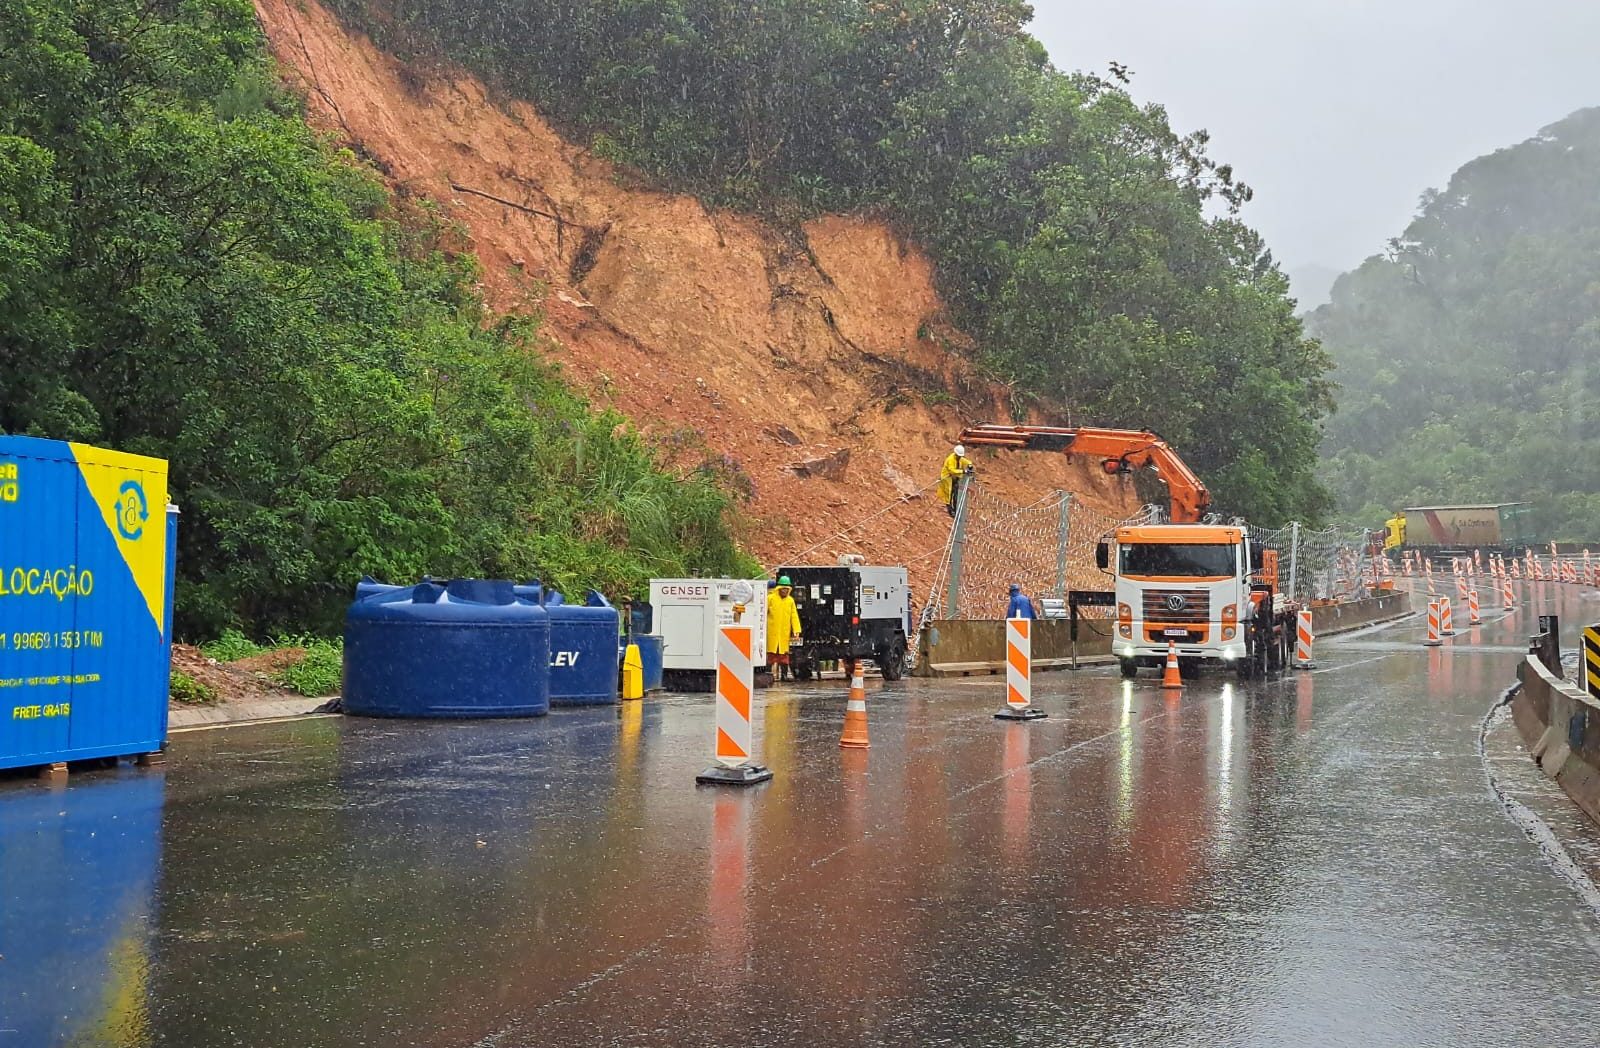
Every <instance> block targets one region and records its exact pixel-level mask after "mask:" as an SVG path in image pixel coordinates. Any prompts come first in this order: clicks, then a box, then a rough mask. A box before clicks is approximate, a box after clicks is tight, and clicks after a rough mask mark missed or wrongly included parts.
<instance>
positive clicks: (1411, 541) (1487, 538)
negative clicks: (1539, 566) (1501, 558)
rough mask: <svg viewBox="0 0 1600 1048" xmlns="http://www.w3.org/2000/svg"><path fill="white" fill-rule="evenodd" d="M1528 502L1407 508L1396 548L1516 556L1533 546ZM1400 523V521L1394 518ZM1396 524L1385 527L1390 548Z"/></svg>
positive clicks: (1530, 508) (1392, 523)
mask: <svg viewBox="0 0 1600 1048" xmlns="http://www.w3.org/2000/svg"><path fill="white" fill-rule="evenodd" d="M1532 510H1533V504H1532V503H1530V502H1488V503H1481V504H1477V505H1460V506H1410V507H1407V508H1406V509H1405V510H1404V511H1403V512H1402V516H1403V517H1404V521H1403V523H1401V526H1400V534H1399V536H1398V537H1400V538H1401V542H1400V543H1399V545H1400V546H1401V547H1403V548H1406V549H1414V550H1419V551H1422V552H1424V553H1461V552H1466V551H1468V550H1475V549H1481V550H1488V551H1498V552H1502V553H1516V552H1520V551H1522V550H1524V549H1527V548H1528V547H1529V546H1530V545H1532V544H1533V542H1534V536H1533V533H1532V532H1531V530H1530V528H1529V523H1528V516H1529V514H1530V513H1531V512H1532ZM1396 520H1399V518H1396ZM1395 530H1396V529H1395V521H1390V522H1389V525H1388V531H1389V540H1388V541H1386V542H1385V545H1387V546H1390V548H1394V547H1393V541H1394V539H1395V538H1396V537H1397V536H1396V534H1395Z"/></svg>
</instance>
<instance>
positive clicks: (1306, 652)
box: [1294, 608, 1317, 670]
mask: <svg viewBox="0 0 1600 1048" xmlns="http://www.w3.org/2000/svg"><path fill="white" fill-rule="evenodd" d="M1313 639H1314V638H1313V637H1312V634H1311V609H1310V608H1301V609H1300V614H1299V616H1298V619H1297V621H1296V624H1295V636H1294V665H1295V669H1300V670H1309V669H1315V668H1316V665H1317V664H1316V663H1315V662H1312V661H1311V642H1312V640H1313Z"/></svg>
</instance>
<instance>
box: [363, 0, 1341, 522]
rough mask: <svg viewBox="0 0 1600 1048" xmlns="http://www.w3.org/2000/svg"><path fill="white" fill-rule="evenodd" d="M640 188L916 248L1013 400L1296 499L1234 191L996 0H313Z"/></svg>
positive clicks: (1115, 85)
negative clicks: (875, 221) (482, 84)
mask: <svg viewBox="0 0 1600 1048" xmlns="http://www.w3.org/2000/svg"><path fill="white" fill-rule="evenodd" d="M334 6H335V7H336V9H337V10H338V11H339V12H340V13H341V14H342V15H343V16H344V17H345V18H346V19H348V20H350V21H351V22H353V23H354V24H356V25H357V26H359V27H361V28H363V29H365V30H366V31H368V32H369V33H371V34H372V35H373V37H374V39H375V40H376V41H377V42H378V43H379V44H381V45H383V46H385V47H386V48H388V49H389V50H391V51H392V52H394V53H396V54H397V55H399V56H401V57H402V58H404V59H405V60H407V61H408V62H411V63H413V64H417V65H422V66H427V65H428V64H430V63H432V64H433V65H434V66H438V65H439V64H441V63H459V64H460V65H461V66H464V67H466V68H467V69H469V70H471V71H473V72H475V73H477V74H479V75H481V76H483V77H484V78H485V79H486V80H487V81H488V82H489V83H490V84H491V85H494V86H495V87H496V88H497V89H498V90H500V91H501V92H504V93H505V94H508V95H512V96H517V97H521V98H525V99H528V100H530V101H532V102H533V103H534V104H536V105H537V106H538V107H539V108H540V109H541V110H542V111H543V112H544V113H546V114H548V115H549V116H550V117H551V118H552V119H553V120H555V121H556V123H557V124H558V125H559V126H561V127H562V128H563V129H564V130H565V131H566V132H567V133H568V134H569V135H571V136H573V137H576V138H578V139H579V140H580V141H582V142H584V143H585V144H587V145H588V146H590V147H591V148H593V149H594V150H596V151H597V152H599V153H600V154H602V155H605V156H608V157H610V158H612V159H614V160H616V161H619V162H620V163H621V164H622V165H624V169H625V170H626V171H629V172H633V173H635V174H636V175H638V176H640V177H644V178H646V179H648V180H649V181H650V182H652V183H653V184H659V185H665V186H667V187H670V188H674V189H680V190H685V191H689V192H693V193H696V194H698V195H700V196H701V197H702V198H703V199H706V200H708V201H709V202H711V203H712V204H715V205H721V206H727V207H733V208H740V209H746V210H753V211H757V212H760V213H762V214H764V215H767V216H769V217H771V218H773V219H774V220H776V221H778V222H780V223H784V222H793V221H795V220H798V219H801V218H804V217H806V216H809V215H812V214H814V213H817V212H821V211H855V212H869V213H874V214H880V215H883V216H885V217H887V218H889V219H891V220H892V221H894V222H895V223H897V224H898V225H899V226H900V228H901V229H902V230H903V231H904V232H906V233H907V234H909V235H910V236H912V237H913V238H915V239H916V240H917V241H918V242H919V243H920V244H922V245H923V246H925V247H926V248H927V249H928V250H929V251H931V252H932V254H933V255H934V256H935V258H936V259H937V261H938V263H939V268H940V281H941V288H942V291H943V293H944V295H945V297H946V299H947V301H948V302H949V303H950V304H951V308H952V310H953V312H954V314H955V316H954V319H955V320H956V322H957V323H958V324H960V325H961V326H962V327H964V328H965V329H966V330H967V331H969V332H970V333H971V334H972V335H973V336H975V338H976V340H977V342H978V344H979V345H980V346H981V347H982V349H981V353H982V355H983V363H985V364H986V365H987V366H988V367H989V368H990V369H991V370H992V372H993V373H994V374H995V375H997V376H998V377H999V378H1001V379H1002V380H1003V381H1006V382H1007V383H1009V384H1010V385H1011V388H1012V389H1013V390H1014V399H1015V405H1016V407H1017V409H1018V410H1019V411H1020V410H1022V409H1026V408H1030V407H1033V406H1042V407H1043V408H1045V409H1046V410H1047V411H1048V412H1050V413H1054V414H1060V413H1063V412H1064V413H1069V414H1070V415H1071V417H1072V419H1073V420H1074V421H1085V422H1096V423H1101V424H1116V425H1138V426H1150V427H1152V428H1154V429H1156V430H1158V431H1160V432H1161V433H1162V434H1163V435H1164V436H1165V437H1167V439H1168V440H1170V441H1172V442H1173V443H1174V444H1176V445H1177V446H1178V447H1180V448H1182V449H1183V451H1184V453H1185V455H1186V457H1188V458H1189V459H1190V460H1191V462H1192V463H1193V464H1194V465H1195V467H1196V468H1197V469H1198V470H1199V471H1200V472H1201V473H1202V474H1203V475H1205V476H1206V478H1207V481H1208V482H1209V483H1210V484H1211V485H1212V486H1213V488H1214V490H1215V492H1216V494H1217V498H1218V504H1219V505H1220V506H1222V507H1225V508H1227V509H1229V510H1231V511H1234V512H1242V513H1246V514H1248V515H1250V516H1251V517H1252V518H1254V519H1256V520H1258V521H1261V522H1263V523H1268V524H1274V523H1278V522H1280V521H1282V520H1283V519H1284V518H1286V517H1289V516H1300V517H1302V518H1315V517H1316V516H1317V515H1318V514H1319V513H1320V512H1322V511H1323V509H1324V508H1325V505H1326V493H1325V492H1324V491H1323V489H1322V488H1321V487H1320V486H1319V485H1318V484H1317V482H1316V480H1315V478H1314V467H1315V462H1316V456H1317V447H1318V442H1319V439H1320V436H1321V431H1320V420H1321V419H1322V418H1323V416H1324V415H1325V414H1326V413H1327V411H1328V410H1329V409H1330V407H1331V387H1330V386H1329V384H1328V383H1327V381H1326V379H1325V372H1326V369H1327V361H1326V358H1325V356H1324V355H1323V353H1322V351H1321V349H1320V348H1319V347H1318V346H1317V344H1316V343H1315V342H1312V341H1308V340H1307V339H1306V338H1305V337H1304V333H1303V331H1302V328H1301V324H1300V321H1299V320H1298V319H1296V317H1295V314H1294V308H1293V303H1292V302H1291V301H1290V300H1289V298H1288V295H1287V287H1288V285H1287V282H1286V280H1285V278H1284V276H1283V274H1282V273H1281V272H1280V271H1279V269H1278V268H1277V266H1276V265H1275V264H1274V262H1273V260H1272V258H1271V256H1270V255H1269V253H1268V252H1267V251H1266V250H1265V247H1264V245H1263V244H1262V242H1261V240H1260V239H1259V238H1258V237H1257V236H1256V234H1255V233H1254V232H1252V231H1251V230H1250V229H1249V228H1248V227H1247V226H1245V225H1244V224H1243V223H1242V222H1241V221H1240V220H1239V218H1238V209H1239V208H1240V206H1242V205H1243V204H1244V203H1245V202H1246V201H1247V200H1248V198H1249V196H1250V191H1249V189H1248V188H1247V187H1246V186H1244V185H1243V184H1241V183H1239V182H1238V181H1236V180H1235V178H1234V173H1233V171H1232V170H1231V169H1230V168H1229V167H1228V166H1227V165H1225V164H1220V163H1218V162H1216V161H1214V160H1212V159H1211V158H1209V157H1208V155H1207V153H1206V144H1207V143H1206V136H1205V135H1204V134H1203V133H1196V134H1191V135H1187V136H1185V135H1181V134H1179V133H1178V132H1176V131H1174V130H1173V129H1172V128H1171V127H1170V126H1169V123H1168V121H1167V118H1166V115H1165V113H1164V112H1163V110H1162V109H1161V108H1159V107H1157V106H1149V107H1140V106H1138V105H1136V104H1134V102H1133V101H1132V100H1131V99H1130V97H1129V95H1128V94H1127V92H1126V91H1125V90H1124V88H1123V85H1122V84H1121V83H1119V82H1118V81H1117V79H1116V77H1117V76H1119V75H1122V74H1121V73H1120V71H1118V72H1116V73H1114V74H1113V75H1112V76H1111V77H1110V78H1102V77H1097V76H1092V75H1083V74H1069V73H1064V72H1061V71H1058V70H1056V69H1055V68H1053V67H1052V65H1051V64H1050V62H1049V60H1048V58H1047V56H1046V54H1045V52H1044V49H1043V47H1042V46H1041V45H1040V44H1039V43H1038V42H1037V41H1036V40H1034V39H1033V38H1032V37H1030V36H1029V35H1028V34H1027V33H1026V32H1025V30H1024V26H1025V24H1026V22H1027V20H1028V19H1029V18H1030V17H1031V11H1030V9H1029V7H1028V6H1027V5H1026V4H1024V3H1020V2H1016V0H904V2H896V3H882V2H863V0H820V2H819V0H769V2H766V3H761V4H755V5H751V4H748V3H734V2H729V0H586V2H582V3H575V2H573V0H459V2H457V3H453V4H439V3H433V2H424V0H334Z"/></svg>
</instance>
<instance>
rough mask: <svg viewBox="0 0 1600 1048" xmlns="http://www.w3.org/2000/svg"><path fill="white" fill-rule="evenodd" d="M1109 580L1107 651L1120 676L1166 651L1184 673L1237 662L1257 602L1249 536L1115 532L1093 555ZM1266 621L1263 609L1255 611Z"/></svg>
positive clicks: (1197, 527)
mask: <svg viewBox="0 0 1600 1048" xmlns="http://www.w3.org/2000/svg"><path fill="white" fill-rule="evenodd" d="M1097 556H1098V560H1099V562H1100V567H1101V569H1102V570H1105V571H1109V572H1110V573H1111V574H1112V575H1113V576H1114V577H1115V580H1116V590H1115V592H1116V634H1115V637H1114V638H1113V649H1112V650H1113V651H1114V653H1115V654H1116V655H1117V658H1118V661H1119V663H1120V664H1121V667H1122V673H1123V676H1125V677H1131V676H1133V675H1134V674H1135V673H1137V672H1138V668H1139V667H1140V666H1160V665H1162V664H1163V663H1164V662H1165V661H1166V657H1167V648H1168V645H1169V644H1175V645H1176V646H1177V651H1178V659H1179V664H1180V665H1181V666H1184V667H1185V669H1188V670H1190V671H1191V672H1192V670H1193V669H1194V668H1196V667H1197V666H1198V665H1199V664H1200V663H1204V662H1218V663H1227V664H1230V665H1232V664H1236V663H1240V662H1241V661H1242V660H1245V659H1246V658H1247V656H1248V655H1249V654H1250V650H1251V643H1250V642H1251V638H1250V637H1249V635H1248V630H1249V627H1250V624H1251V621H1252V619H1253V618H1254V617H1255V616H1256V614H1257V609H1259V608H1261V607H1262V604H1263V601H1264V600H1265V601H1271V600H1272V599H1273V598H1272V595H1271V588H1270V587H1267V588H1266V592H1263V588H1262V587H1261V586H1258V585H1257V584H1256V578H1255V573H1256V571H1257V569H1258V568H1259V567H1260V566H1261V562H1260V559H1259V557H1258V555H1256V554H1255V552H1254V550H1253V548H1252V545H1251V542H1250V537H1249V533H1248V532H1247V531H1246V530H1245V529H1244V528H1243V527H1238V526H1214V525H1206V524H1150V525H1139V526H1129V527H1122V528H1118V529H1117V530H1116V531H1115V532H1114V533H1113V535H1112V536H1111V538H1110V540H1109V541H1107V542H1102V543H1101V545H1100V548H1099V550H1098V555H1097ZM1262 614H1264V615H1266V616H1269V617H1270V616H1272V615H1273V608H1272V606H1271V605H1270V604H1269V605H1268V606H1267V607H1266V609H1265V610H1264V611H1263V612H1262Z"/></svg>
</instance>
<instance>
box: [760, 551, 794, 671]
mask: <svg viewBox="0 0 1600 1048" xmlns="http://www.w3.org/2000/svg"><path fill="white" fill-rule="evenodd" d="M798 643H800V609H799V608H797V607H795V603H794V592H793V588H792V587H791V586H790V584H789V576H787V575H782V576H779V578H778V585H777V586H776V587H775V588H773V589H770V590H768V591H767V665H768V666H769V667H771V669H772V672H773V673H774V674H775V675H777V677H778V679H779V680H788V679H789V646H790V645H791V644H798Z"/></svg>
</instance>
